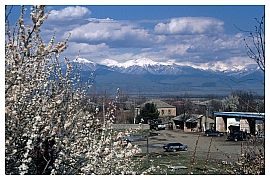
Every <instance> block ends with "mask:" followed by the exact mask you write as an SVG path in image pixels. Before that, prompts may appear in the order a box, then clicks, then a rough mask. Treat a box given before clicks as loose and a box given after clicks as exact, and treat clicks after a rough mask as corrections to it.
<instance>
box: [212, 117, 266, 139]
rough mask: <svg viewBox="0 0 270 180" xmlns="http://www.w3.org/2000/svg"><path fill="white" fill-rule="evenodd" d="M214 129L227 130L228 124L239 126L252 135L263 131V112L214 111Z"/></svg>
mask: <svg viewBox="0 0 270 180" xmlns="http://www.w3.org/2000/svg"><path fill="white" fill-rule="evenodd" d="M214 117H215V129H216V130H218V131H220V132H227V133H228V132H229V126H231V125H232V126H239V127H240V130H241V131H246V132H247V133H250V134H252V135H256V134H259V133H262V132H264V123H265V122H264V120H265V115H264V113H252V112H214Z"/></svg>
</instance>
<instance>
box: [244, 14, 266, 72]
mask: <svg viewBox="0 0 270 180" xmlns="http://www.w3.org/2000/svg"><path fill="white" fill-rule="evenodd" d="M264 18H265V16H264V15H263V16H262V18H261V19H260V20H259V19H257V18H255V20H256V25H255V30H254V31H246V32H247V33H248V36H247V38H245V39H244V41H245V46H246V48H247V55H248V57H249V58H251V59H253V60H254V61H255V62H256V63H257V64H258V66H259V68H260V69H261V70H262V71H263V72H265V36H264V33H265V30H264V29H265V23H264V22H265V19H264Z"/></svg>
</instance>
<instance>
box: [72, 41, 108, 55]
mask: <svg viewBox="0 0 270 180" xmlns="http://www.w3.org/2000/svg"><path fill="white" fill-rule="evenodd" d="M108 49H109V47H108V46H107V45H106V44H105V43H101V44H96V45H93V44H87V43H75V42H70V43H69V47H68V50H67V51H68V52H69V53H72V54H73V53H75V54H76V53H79V52H80V53H83V54H84V53H85V54H87V53H95V52H100V51H105V50H108Z"/></svg>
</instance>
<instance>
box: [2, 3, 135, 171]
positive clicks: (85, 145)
mask: <svg viewBox="0 0 270 180" xmlns="http://www.w3.org/2000/svg"><path fill="white" fill-rule="evenodd" d="M24 16H25V8H24V7H22V11H21V16H20V18H19V20H18V26H16V28H17V29H16V28H15V29H14V32H10V28H6V30H7V32H6V42H5V75H6V78H5V106H6V107H5V118H6V120H5V127H6V131H5V135H6V137H5V138H6V140H5V154H6V157H5V158H6V162H5V164H6V174H134V173H136V172H134V171H133V168H134V166H135V163H134V162H133V161H132V157H133V155H134V154H137V153H140V149H139V148H138V147H137V146H133V145H131V144H127V145H126V144H124V143H123V141H122V139H121V137H122V136H123V135H126V134H128V132H125V133H122V135H121V136H120V135H118V134H116V133H115V132H114V131H113V129H112V123H113V122H114V121H115V110H116V107H115V105H114V103H113V102H111V103H110V104H109V105H108V108H107V109H106V113H105V118H104V119H98V118H97V115H98V114H99V113H100V112H99V109H96V110H95V111H94V112H92V111H89V110H88V109H87V106H89V104H87V101H84V100H85V99H86V93H85V92H86V89H87V87H88V86H87V85H86V86H85V87H83V86H81V85H80V84H79V83H80V79H81V78H80V72H78V71H74V70H73V67H72V65H71V63H69V61H68V59H67V58H65V59H64V62H62V60H61V59H60V53H61V52H63V51H64V50H65V49H66V47H67V43H68V38H67V39H66V40H65V41H63V42H59V43H56V42H55V37H54V36H53V37H52V38H51V41H50V42H49V43H48V44H45V43H44V42H43V40H42V38H41V34H40V32H41V30H42V29H41V27H42V24H43V22H44V21H45V20H46V18H47V15H46V14H45V7H44V6H33V7H32V8H31V13H30V17H31V19H32V25H27V26H26V25H25V22H24ZM26 27H27V28H26ZM63 63H65V64H66V67H67V68H66V70H63V69H62V66H61V65H60V64H63Z"/></svg>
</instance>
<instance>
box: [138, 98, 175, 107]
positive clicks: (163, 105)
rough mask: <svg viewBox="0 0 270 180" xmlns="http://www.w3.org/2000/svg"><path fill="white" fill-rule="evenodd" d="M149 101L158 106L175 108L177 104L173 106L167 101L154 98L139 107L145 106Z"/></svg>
mask: <svg viewBox="0 0 270 180" xmlns="http://www.w3.org/2000/svg"><path fill="white" fill-rule="evenodd" d="M147 103H153V104H155V105H156V107H157V108H175V106H172V105H170V104H168V103H166V102H163V101H160V100H158V99H152V100H149V101H146V102H145V103H143V104H141V105H140V106H139V107H144V106H145V104H147Z"/></svg>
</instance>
